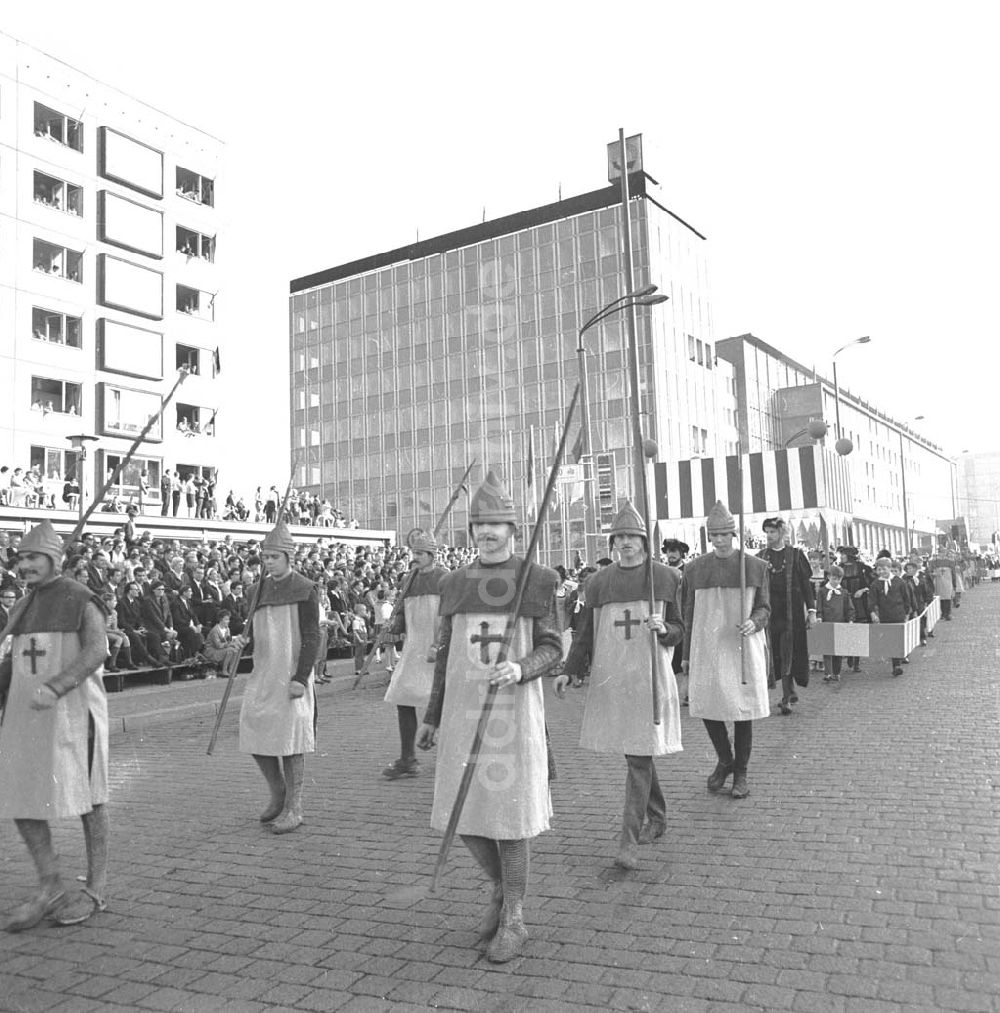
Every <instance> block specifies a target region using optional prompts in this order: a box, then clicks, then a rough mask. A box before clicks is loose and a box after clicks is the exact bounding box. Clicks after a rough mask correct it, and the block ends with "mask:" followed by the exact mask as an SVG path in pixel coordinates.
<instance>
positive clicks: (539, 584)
mask: <svg viewBox="0 0 1000 1013" xmlns="http://www.w3.org/2000/svg"><path fill="white" fill-rule="evenodd" d="M516 523H517V518H516V514H515V512H514V503H513V500H512V499H511V498H510V496H509V495H508V494H507V492H506V491H505V490H504V489H503V488H502V487H501V485H500V483H499V481H498V480H497V477H496V475H495V474H494V473H493V472H492V471H490V472H489V473H488V474H487V476H486V480H485V482H483V484H482V486H480V488H479V489H478V490H477V491H476V493H475V495H474V496H473V497H472V500H471V502H470V504H469V533H470V535H471V536H472V539H473V541H474V542H475V544H476V546H477V548H478V549H479V558H478V559H476V560H475V561H473V562H472V563H469V564H468V565H467V566H464V567H462V568H461V569H458V570H455V571H454V572H452V573H449V574H447V575H446V576H444V577H443V578H442V579H441V582H440V585H439V586H440V593H441V607H440V622H441V625H440V630H439V634H438V651H437V656H436V660H435V667H434V684H433V687H432V689H431V697H430V702H429V703H428V705H427V711H426V714H425V715H424V723H423V724H422V725H421V726H420V731H419V733H418V736H417V745H418V746H420V747H421V748H422V749H430V747H431V746H432V745H433V744H434V739H435V737H436V735H437V733H438V730H439V729H440V733H441V734H440V749H439V752H438V762H437V771H436V777H435V781H434V809H433V812H432V814H431V826H433V827H434V828H435V829H436V830H442V831H443V830H445V829H446V828H447V826H448V820H449V818H450V816H451V812H452V807H453V806H454V804H455V800H456V796H457V794H458V789H459V784H460V782H461V780H462V772H463V770H464V768H465V765H466V763H467V761H468V758H469V751H470V747H471V745H472V741H473V737H474V735H475V730H476V726H477V724H478V721H479V715H480V713H481V712H482V708H483V701H484V699H485V698H486V695H487V692H488V689H487V687H488V686H489V685H490V684H492V685H493V686H495V687H496V698H495V701H494V706H493V711H492V715H491V718H490V721H489V725H488V727H487V729H486V733H485V735H484V736H483V742H482V748H481V749H480V752H479V759H478V762H477V764H476V769H475V776H474V777H473V779H472V783H471V787H470V789H469V793H468V797H467V798H466V800H465V805H464V807H463V809H462V814H461V818H460V819H459V821H458V833H459V834H460V835H461V838H462V840H463V841H464V843H465V845H466V847H467V848H468V849H469V851H470V852H472V856H473V858H475V860H476V862H477V863H478V864H479V866H480V867H481V868H482V869H483V871H484V872H485V873H486V875H487V877H488V878H489V880H490V883H491V886H492V891H491V896H490V903H489V906H488V909H487V912H486V915H485V917H484V919H483V921H482V923H481V925H480V927H479V936H480V938H482V939H488V940H490V942H489V946H488V948H487V951H486V955H487V958H488V959H489V960H490V961H492V962H493V963H504V962H506V961H508V960H512V959H513V958H514V957H516V956H517V955H518V954H519V953H521V951H522V950H523V948H524V944H525V941H526V940H527V938H528V930H527V929H526V928H525V926H524V916H523V911H522V905H523V902H524V895H525V890H526V889H527V885H528V841H529V840H530V838H532V837H536V836H537V835H538V834H540V833H542V831H544V830H548V829H549V817H550V816H551V813H552V805H551V800H550V797H549V763H548V749H547V744H546V735H545V703H544V697H543V694H542V684H541V683H540V682H539V681H538V679H539V676H541V675H542V674H544V673H545V672H546V671H548V670H549V669H550V668H552V666H553V665H555V664H556V663H557V662H558V661H560V660H561V658H562V638H561V637H560V635H559V628H558V624H557V620H556V614H555V589H556V583H557V582H558V579H559V578H558V576H557V574H556V573H555V571H553V570H549V569H546V568H545V567H542V566H538V565H536V564H532V566H531V570H530V571H529V573H528V579H527V583H526V585H525V589H524V596H523V598H522V600H521V607H520V609H519V611H518V614H517V616H516V617H514V616H512V615H511V609H512V606H513V604H514V597H515V588H516V584H517V579H518V574H519V573H520V571H521V568H522V567H523V566H524V565H525V563H524V560H523V559H520V558H519V557H517V556H515V555H514V554H513V549H512V543H513V540H514V534H515V531H516ZM509 621H513V622H514V623H515V627H514V630H515V632H514V638H513V641H512V642H511V648H510V654H509V657H508V658H507V659H506V660H504V661H498V659H497V656H498V652H499V646H498V645H499V644H500V642H501V641H502V640H503V639H504V630H505V629H506V627H507V623H508V622H509Z"/></svg>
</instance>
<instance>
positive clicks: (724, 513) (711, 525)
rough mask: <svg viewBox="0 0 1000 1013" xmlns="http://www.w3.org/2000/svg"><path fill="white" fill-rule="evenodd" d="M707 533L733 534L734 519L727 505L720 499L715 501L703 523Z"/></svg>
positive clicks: (734, 528)
mask: <svg viewBox="0 0 1000 1013" xmlns="http://www.w3.org/2000/svg"><path fill="white" fill-rule="evenodd" d="M705 527H706V528H707V529H708V533H709V535H710V536H711V535H726V534H729V535H735V534H736V521H735V519H734V518H733V515H732V514H731V513H730V512H729V507H727V506H726V504H725V503H723V502H722V500H721V499H717V500H716V501H715V506H714V507H712V509H711V510H709V512H708V520H707V521H706V523H705Z"/></svg>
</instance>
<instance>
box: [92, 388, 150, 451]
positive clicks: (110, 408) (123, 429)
mask: <svg viewBox="0 0 1000 1013" xmlns="http://www.w3.org/2000/svg"><path fill="white" fill-rule="evenodd" d="M100 393H101V408H102V411H101V415H100V418H99V419H98V424H99V425H98V428H99V429H100V431H101V432H103V433H106V434H108V435H112V436H135V435H136V434H137V433H139V432H141V431H142V429H143V428H144V427H145V425H146V423H147V422H149V420H150V419H151V418H154V417H155V416H157V415H158V414H159V412H160V406H161V405H162V403H163V401H162V398H161V397H160V395H159V394H157V393H154V392H153V391H147V390H133V389H131V388H129V387H118V386H115V385H114V384H110V383H103V384H100ZM162 432H163V425H162V421H161V420H157V422H156V423H155V424H154V425H153V427H152V428H151V429H150V431H149V433H147V435H146V439H147V440H159V439H162Z"/></svg>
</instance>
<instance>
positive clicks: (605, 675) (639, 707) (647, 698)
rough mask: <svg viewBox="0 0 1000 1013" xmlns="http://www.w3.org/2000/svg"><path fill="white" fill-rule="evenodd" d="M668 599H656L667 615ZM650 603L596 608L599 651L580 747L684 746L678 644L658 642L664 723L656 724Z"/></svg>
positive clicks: (644, 751)
mask: <svg viewBox="0 0 1000 1013" xmlns="http://www.w3.org/2000/svg"><path fill="white" fill-rule="evenodd" d="M663 609H664V602H662V601H658V602H657V603H656V614H657V615H662V614H663ZM647 615H649V602H648V601H613V602H608V603H607V604H605V605H600V606H597V607H595V608H594V653H593V659H592V661H591V666H590V689H589V690H588V691H587V707H586V710H585V711H584V715H583V727H582V728H581V731H580V745H581V746H583V747H584V748H585V749H593V750H594V751H595V752H598V753H618V754H628V755H633V756H663V755H665V754H666V753H676V752H679V751H680V750H681V748H682V746H681V721H680V708H679V701H678V698H677V682H676V680H675V679H674V674H673V670H672V669H671V667H670V659H671V657H672V656H673V652H674V648H672V647H663V646H662V645H660V643H659V642H657V644H656V651H657V654H658V655H659V667H658V670H657V674H656V680H657V685H658V687H659V691H660V692H659V697H660V715H659V716H660V723H659V724H654V723H653V668H652V662H653V658H652V652H651V646H652V643H653V636H652V634H651V633H650V632H649V630H648V629H647V628H646V626H645V624H644V623H643V617H644V616H647Z"/></svg>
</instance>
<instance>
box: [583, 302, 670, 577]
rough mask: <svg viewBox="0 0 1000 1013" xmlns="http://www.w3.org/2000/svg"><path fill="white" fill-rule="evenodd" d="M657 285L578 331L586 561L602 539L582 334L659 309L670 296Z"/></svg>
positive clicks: (603, 311) (609, 308)
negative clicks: (638, 309) (627, 312)
mask: <svg viewBox="0 0 1000 1013" xmlns="http://www.w3.org/2000/svg"><path fill="white" fill-rule="evenodd" d="M655 292H656V286H655V285H647V286H645V287H644V288H640V289H637V290H636V291H635V292H628V293H626V294H625V295H623V296H619V297H618V298H617V299H615V300H614V301H613V302H610V303H608V305H607V306H605V307H604V308H603V309H600V310H598V311H597V312H596V313H595V314H594V315H593V316H592V317H591V318H590V319H589V320H588V321H587V322H586V323H585V324H584V325H583V326H582V327H581V328H580V330H579V332H578V337H577V344H576V359H577V364H578V368H579V379H580V433H581V439H580V460H581V461H583V467H584V474H583V542H584V554H585V555H586V557H587V562H588V563H590V562H593V560H595V559H597V556H598V551H597V549H598V546H597V541H598V538H599V536H600V530H599V529H600V525H599V524H598V521H597V503H596V496H595V486H596V484H597V475H596V472H595V469H594V453H593V447H592V444H591V432H590V391H589V377H588V374H587V350H586V348H585V347H584V344H583V335H584V334H585V333H586V332H587V331H588V330H590V328H591V327H594V326H596V325H597V324H599V323H602V322H603V321H604V320H606V319H607V318H608V317H611V316H614V315H615V314H616V313H620V312H621V311H622V310H624V309H631V308H632V307H633V306H656V305H658V304H659V303H665V302H666V301H667V300H668V299H669V298H670V296H666V295H656V294H655Z"/></svg>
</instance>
